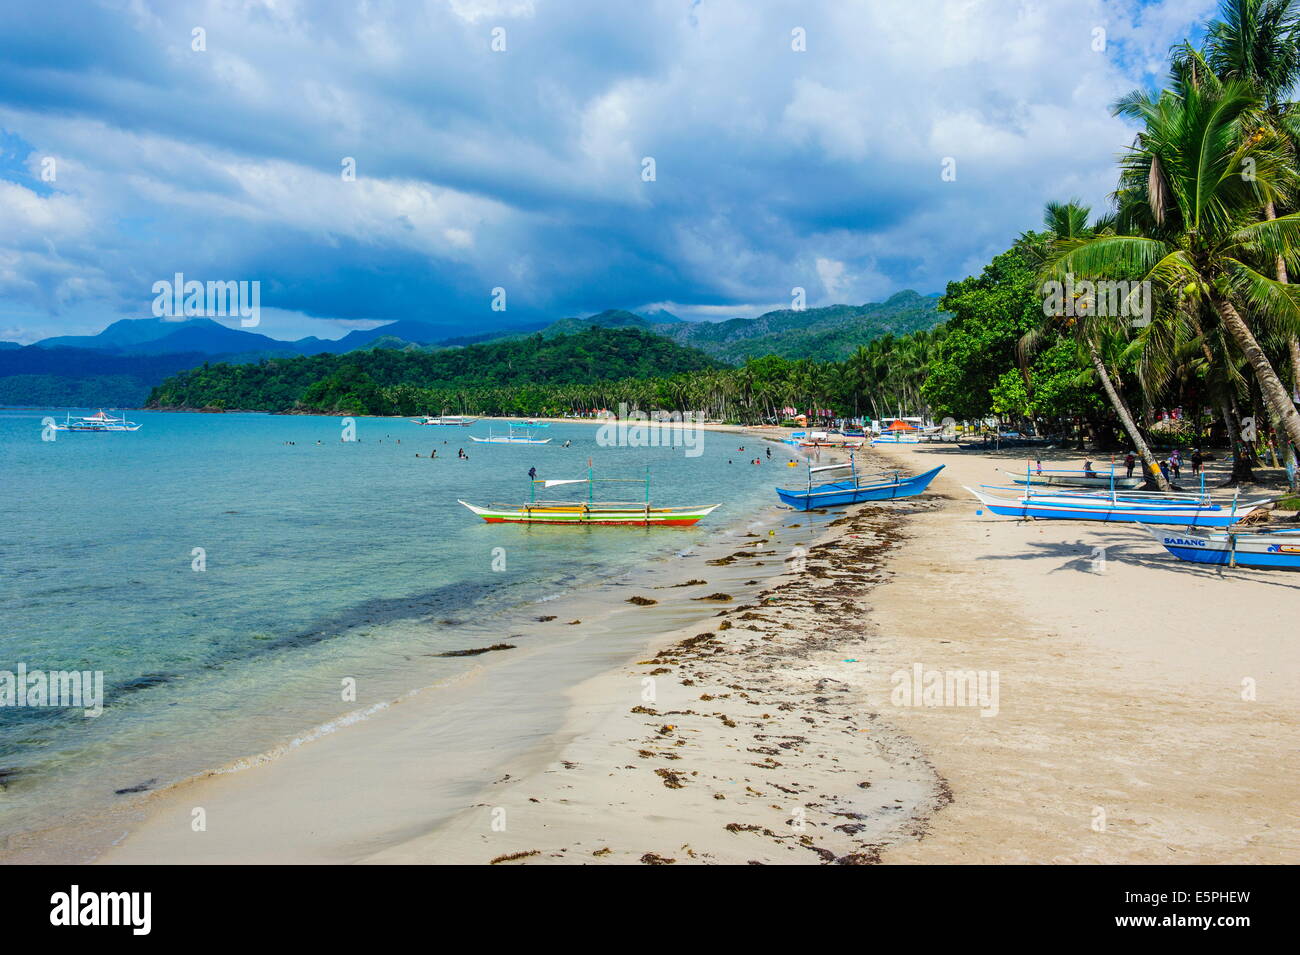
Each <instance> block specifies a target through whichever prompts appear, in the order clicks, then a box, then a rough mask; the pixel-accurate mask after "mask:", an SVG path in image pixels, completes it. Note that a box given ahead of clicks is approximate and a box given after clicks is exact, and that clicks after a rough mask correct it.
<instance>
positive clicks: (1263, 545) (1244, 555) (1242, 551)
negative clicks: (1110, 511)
mask: <svg viewBox="0 0 1300 955" xmlns="http://www.w3.org/2000/svg"><path fill="white" fill-rule="evenodd" d="M1150 533H1151V536H1152V537H1154V538H1155V539H1156V541H1157V542H1158V543H1159V544H1160V545H1161V546H1162V547H1164V549H1165V550H1167V551H1169V553H1171V554H1173V555H1174V556H1175V557H1177V558H1178V559H1179V560H1185V561H1187V562H1189V563H1193V564H1216V565H1218V566H1228V565H1229V564H1235V565H1237V566H1238V567H1270V568H1274V569H1279V570H1300V530H1297V531H1290V530H1288V531H1284V532H1281V533H1276V534H1258V533H1247V534H1229V533H1218V534H1196V533H1193V532H1192V531H1191V530H1190V529H1189V530H1188V531H1187V532H1178V531H1164V530H1151V532H1150Z"/></svg>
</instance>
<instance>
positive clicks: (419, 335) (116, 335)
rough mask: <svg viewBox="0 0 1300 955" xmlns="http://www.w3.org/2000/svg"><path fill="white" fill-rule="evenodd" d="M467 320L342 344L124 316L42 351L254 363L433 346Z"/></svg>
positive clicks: (414, 324) (406, 323)
mask: <svg viewBox="0 0 1300 955" xmlns="http://www.w3.org/2000/svg"><path fill="white" fill-rule="evenodd" d="M465 327H466V325H465V323H464V322H421V321H414V320H402V321H396V322H390V323H389V324H387V325H380V326H379V327H378V328H367V329H357V330H355V331H351V332H348V334H346V335H344V336H343V337H342V338H340V339H338V340H337V341H331V340H329V339H325V338H317V337H316V336H314V335H312V336H308V337H307V338H300V339H298V340H297V341H283V340H281V339H278V338H271V337H270V336H269V335H264V334H262V333H261V332H258V331H254V330H252V329H247V328H231V327H229V326H227V325H223V324H221V323H220V322H217V321H214V320H213V319H210V318H190V319H185V320H184V321H167V320H166V319H161V318H124V319H121V320H119V321H116V322H113V324H111V325H109V326H108V327H107V328H105V329H104V330H103V331H102V332H100V333H99V334H97V335H60V336H57V337H55V338H46V339H43V340H41V341H38V342H37V343H36V345H37V346H38V347H41V348H86V349H92V350H95V351H104V352H111V353H113V354H119V355H164V354H167V353H169V352H199V353H201V354H205V355H210V356H213V357H217V356H220V357H221V358H223V359H226V360H230V359H231V358H236V359H237V358H238V356H249V358H250V359H251V360H257V358H260V357H263V356H266V355H319V354H324V353H327V354H341V353H343V352H349V351H353V350H354V349H357V348H370V347H374V344H375V343H376V342H377V341H379V340H381V339H384V340H393V341H396V342H399V343H400V344H402V345H405V344H408V343H415V344H420V345H433V344H435V343H437V342H440V341H442V340H443V339H446V338H450V337H452V336H455V335H459V334H463V333H464V331H465Z"/></svg>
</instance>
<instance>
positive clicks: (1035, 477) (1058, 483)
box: [999, 465, 1144, 488]
mask: <svg viewBox="0 0 1300 955" xmlns="http://www.w3.org/2000/svg"><path fill="white" fill-rule="evenodd" d="M999 470H1001V469H999ZM1003 473H1004V474H1006V475H1007V476H1008V477H1009V478H1011V482H1012V483H1013V484H1024V485H1026V486H1033V485H1035V484H1040V485H1045V486H1047V487H1104V488H1112V487H1118V488H1138V487H1141V486H1142V484H1143V483H1144V482H1143V479H1142V478H1140V477H1133V478H1131V477H1118V476H1117V475H1116V474H1115V466H1114V465H1111V470H1110V474H1100V473H1098V472H1096V471H1083V470H1078V471H1075V470H1070V469H1067V468H1038V467H1035V468H1029V467H1026V468H1025V473H1024V476H1023V477H1022V476H1021V475H1020V472H1018V471H1004V472H1003Z"/></svg>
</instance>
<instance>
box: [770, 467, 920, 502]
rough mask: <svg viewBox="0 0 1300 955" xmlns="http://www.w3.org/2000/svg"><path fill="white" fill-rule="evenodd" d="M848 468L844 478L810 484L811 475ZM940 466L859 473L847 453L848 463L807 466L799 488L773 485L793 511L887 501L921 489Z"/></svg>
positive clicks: (914, 493)
mask: <svg viewBox="0 0 1300 955" xmlns="http://www.w3.org/2000/svg"><path fill="white" fill-rule="evenodd" d="M846 468H847V469H848V470H849V472H850V475H849V479H848V480H847V481H833V482H830V483H827V484H816V485H814V484H813V479H814V478H813V476H814V475H816V474H822V473H825V472H827V471H842V470H844V469H846ZM942 470H943V465H942V464H941V465H939V466H938V467H937V468H934V469H933V470H931V471H926V472H925V473H924V474H918V475H916V476H915V477H903V475H902V473H901V472H899V471H882V472H877V473H873V474H860V473H859V472H858V469H857V463H856V462H855V461H854V459H853V457H852V456H850V457H849V463H848V464H828V465H825V466H823V467H816V468H815V467H811V466H810V467H809V468H808V487H807V488H806V489H803V490H786V489H785V488H777V489H776V496H777V497H779V498H780V499H781V500H782V502H783V503H785V504H788V505H789V506H790V507H792V508H794V509H795V510H796V511H811V510H813V509H814V508H820V507H840V506H843V505H845V504H861V503H862V502H863V501H891V500H895V499H897V498H900V497H914V496H915V495H917V494H920V493H922V492H923V491H925V489H926V488H927V487H929V486H930V482H931V481H933V480H934V478H935V475H937V474H938V473H939V472H940V471H942Z"/></svg>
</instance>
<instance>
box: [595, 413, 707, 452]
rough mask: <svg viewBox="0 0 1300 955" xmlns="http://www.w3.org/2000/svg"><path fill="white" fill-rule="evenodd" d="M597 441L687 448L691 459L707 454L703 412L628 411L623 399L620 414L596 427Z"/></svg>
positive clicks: (620, 445)
mask: <svg viewBox="0 0 1300 955" xmlns="http://www.w3.org/2000/svg"><path fill="white" fill-rule="evenodd" d="M596 444H597V446H599V447H602V448H685V449H686V456H687V457H688V458H698V457H699V456H700V455H701V454H703V453H704V412H702V411H700V412H690V411H688V412H685V413H682V412H680V411H656V412H655V414H654V417H653V418H652V417H651V416H650V415H648V414H646V413H645V412H644V411H639V410H632V411H629V410H628V407H627V402H620V403H619V406H618V417H617V418H614V419H612V420H607V421H606V422H605V423H604V424H602V425H601V426H600V427H599V428H598V429H597V430H596Z"/></svg>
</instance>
